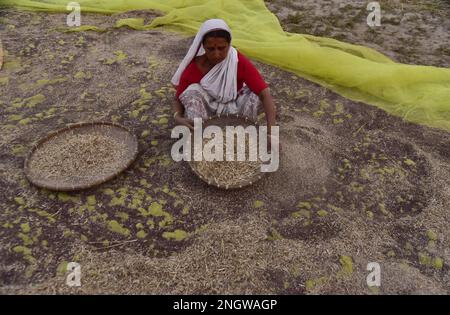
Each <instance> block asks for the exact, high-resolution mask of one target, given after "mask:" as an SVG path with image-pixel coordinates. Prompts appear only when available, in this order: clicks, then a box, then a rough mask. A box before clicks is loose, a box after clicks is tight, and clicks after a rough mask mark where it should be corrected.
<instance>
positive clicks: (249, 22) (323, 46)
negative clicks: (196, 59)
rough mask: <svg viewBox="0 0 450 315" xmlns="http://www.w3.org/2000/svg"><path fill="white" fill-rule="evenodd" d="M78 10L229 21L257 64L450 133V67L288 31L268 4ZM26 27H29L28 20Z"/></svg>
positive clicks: (117, 4)
mask: <svg viewBox="0 0 450 315" xmlns="http://www.w3.org/2000/svg"><path fill="white" fill-rule="evenodd" d="M68 2H69V1H67V0H46V1H33V0H2V1H0V4H2V5H5V6H16V7H19V8H23V9H28V10H43V11H54V12H68V11H67V10H66V5H67V3H68ZM77 2H78V3H79V4H80V5H81V12H82V13H83V12H97V13H108V14H109V13H118V12H125V11H130V10H142V9H152V10H158V11H161V12H163V13H164V14H165V15H164V16H161V17H158V18H156V19H154V20H153V21H152V23H151V24H149V25H144V23H143V20H142V19H123V20H119V21H117V24H116V26H117V27H121V26H128V27H131V28H134V29H141V30H142V29H151V28H155V27H161V26H164V27H168V28H170V29H172V30H177V31H181V32H183V33H186V34H191V35H194V34H195V33H196V32H197V30H198V29H199V27H200V25H201V24H202V23H203V22H204V21H205V20H206V19H211V18H221V19H224V20H225V21H226V22H227V24H228V25H229V26H230V28H231V29H232V31H233V37H234V38H233V44H234V46H236V47H237V48H238V49H239V50H240V51H241V52H243V53H244V54H246V55H247V56H249V57H252V58H254V59H256V60H259V61H262V62H264V63H267V64H271V65H274V66H278V67H280V68H282V69H285V70H288V71H292V72H294V73H296V74H297V75H299V76H301V77H304V78H307V79H309V80H311V81H314V82H316V83H319V84H321V85H323V86H325V87H328V88H330V89H331V90H333V91H335V92H337V93H339V94H341V95H343V96H345V97H347V98H349V99H353V100H357V101H362V102H365V103H368V104H372V105H375V106H378V107H380V108H382V109H384V110H386V111H387V112H389V113H391V114H394V115H397V116H401V117H403V118H405V119H407V120H409V121H412V122H416V123H421V124H426V125H428V126H432V127H437V128H442V129H446V130H449V131H450V69H449V68H438V67H430V66H419V65H405V64H399V63H395V62H393V61H392V60H390V59H389V58H388V57H386V56H384V55H383V54H380V53H378V52H376V51H375V50H373V49H370V48H367V47H364V46H358V45H352V44H348V43H344V42H340V41H337V40H334V39H331V38H324V37H315V36H311V35H302V34H293V33H287V32H284V31H283V29H282V28H281V26H280V23H279V21H278V19H277V18H276V16H275V15H274V14H272V13H271V12H270V11H269V10H268V9H267V7H266V6H265V4H264V1H263V0H165V1H161V0H78V1H77ZM24 23H25V21H24Z"/></svg>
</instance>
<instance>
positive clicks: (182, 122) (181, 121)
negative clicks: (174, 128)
mask: <svg viewBox="0 0 450 315" xmlns="http://www.w3.org/2000/svg"><path fill="white" fill-rule="evenodd" d="M175 123H176V124H177V125H183V126H186V127H188V128H189V129H190V130H194V122H193V121H192V120H190V119H188V118H186V117H184V116H182V115H181V114H176V115H175Z"/></svg>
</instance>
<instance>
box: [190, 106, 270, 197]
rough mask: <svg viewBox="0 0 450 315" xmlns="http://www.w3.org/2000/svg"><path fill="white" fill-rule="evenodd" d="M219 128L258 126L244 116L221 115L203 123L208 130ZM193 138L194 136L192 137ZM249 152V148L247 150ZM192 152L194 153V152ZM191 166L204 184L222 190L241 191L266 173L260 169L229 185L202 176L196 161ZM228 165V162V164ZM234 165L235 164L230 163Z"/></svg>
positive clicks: (191, 162)
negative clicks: (211, 127) (209, 128)
mask: <svg viewBox="0 0 450 315" xmlns="http://www.w3.org/2000/svg"><path fill="white" fill-rule="evenodd" d="M212 125H214V126H218V127H220V128H225V127H226V126H243V127H244V128H245V127H247V126H250V125H255V126H256V127H257V126H258V125H257V123H256V122H254V121H252V120H251V119H249V118H247V117H244V116H239V115H221V116H213V117H210V118H209V119H207V120H205V121H203V128H206V127H208V126H212ZM192 137H193V135H192ZM191 143H192V144H193V143H194V141H193V139H192V141H191ZM246 150H247V148H246ZM192 152H194V151H193V150H192ZM188 163H189V166H190V167H191V169H192V171H193V172H194V173H195V174H196V175H197V176H198V177H199V178H200V179H202V180H203V181H204V182H206V183H207V184H209V185H212V186H215V187H217V188H221V189H239V188H243V187H246V186H249V185H252V184H253V183H255V182H257V181H258V180H260V179H261V178H262V177H263V176H264V174H265V173H263V172H261V171H260V169H259V168H258V169H257V170H255V171H254V173H252V174H251V175H249V176H248V177H246V178H242V179H240V180H239V181H238V182H236V183H233V184H227V183H221V182H217V181H216V179H214V178H213V177H211V176H210V177H208V176H205V175H204V174H202V173H201V172H200V171H199V169H198V162H195V161H189V162H188ZM207 163H216V162H207ZM226 163H228V162H226ZM230 163H233V162H230Z"/></svg>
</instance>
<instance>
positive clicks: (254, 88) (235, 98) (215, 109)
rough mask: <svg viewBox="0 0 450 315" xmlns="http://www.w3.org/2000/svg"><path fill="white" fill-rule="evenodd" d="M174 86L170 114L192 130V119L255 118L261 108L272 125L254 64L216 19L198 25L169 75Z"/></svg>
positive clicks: (263, 86) (263, 84)
mask: <svg viewBox="0 0 450 315" xmlns="http://www.w3.org/2000/svg"><path fill="white" fill-rule="evenodd" d="M172 83H173V84H174V85H175V86H176V89H177V92H176V98H175V102H174V106H173V110H174V114H173V117H174V119H175V122H176V123H177V124H179V125H185V126H187V127H189V128H190V129H193V119H194V118H202V119H206V118H208V117H210V116H213V115H221V114H240V115H243V116H246V117H248V118H250V119H252V120H256V118H257V116H258V113H259V112H261V111H262V109H264V112H265V115H266V120H267V126H268V130H269V134H270V128H271V127H272V126H274V125H275V115H276V111H275V105H274V103H273V100H272V96H271V95H270V92H269V88H268V86H267V84H266V82H264V80H263V78H262V77H261V74H260V73H259V72H258V70H257V69H256V68H255V67H254V65H253V64H252V63H251V62H250V61H249V60H248V59H247V58H246V57H245V56H244V55H242V54H241V53H239V52H238V51H237V50H236V49H235V48H234V47H232V46H231V30H230V28H229V27H228V25H227V24H226V23H225V22H224V21H223V20H220V19H212V20H208V21H206V22H205V23H203V25H202V26H201V28H200V30H199V32H198V33H197V35H196V37H195V39H194V42H193V44H192V45H191V47H190V49H189V51H188V53H187V55H186V57H185V58H184V59H183V61H182V62H181V64H180V66H179V67H178V70H177V72H176V73H175V75H174V76H173V78H172Z"/></svg>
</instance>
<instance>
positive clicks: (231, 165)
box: [192, 138, 261, 188]
mask: <svg viewBox="0 0 450 315" xmlns="http://www.w3.org/2000/svg"><path fill="white" fill-rule="evenodd" d="M208 141H209V139H204V140H203V146H204V145H205V144H206V143H208ZM237 147H238V145H237V142H236V141H234V158H233V160H232V161H227V160H226V150H227V142H226V141H225V139H224V142H223V154H224V157H223V161H205V160H202V161H192V166H193V167H194V169H195V170H196V171H197V172H198V173H199V174H200V175H201V176H203V179H205V180H206V181H208V182H209V183H212V182H214V183H215V184H216V185H217V186H219V187H225V188H228V187H239V186H240V185H242V184H243V183H245V182H247V181H249V180H252V179H254V178H255V176H256V175H258V174H259V173H260V168H261V161H260V160H259V159H257V160H256V161H252V160H250V155H249V149H250V144H249V141H248V138H247V139H246V142H245V159H246V160H245V161H237Z"/></svg>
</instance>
